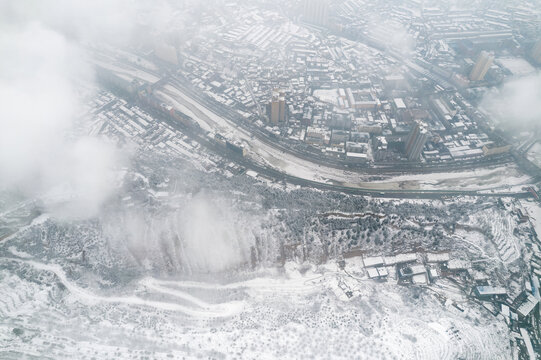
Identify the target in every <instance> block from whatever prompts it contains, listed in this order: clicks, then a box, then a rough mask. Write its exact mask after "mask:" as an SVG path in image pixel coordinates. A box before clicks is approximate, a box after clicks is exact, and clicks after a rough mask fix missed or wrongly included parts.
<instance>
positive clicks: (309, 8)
mask: <svg viewBox="0 0 541 360" xmlns="http://www.w3.org/2000/svg"><path fill="white" fill-rule="evenodd" d="M303 15H304V21H306V22H309V23H312V24H315V25H320V26H326V25H327V24H328V21H329V3H328V1H327V0H304V9H303Z"/></svg>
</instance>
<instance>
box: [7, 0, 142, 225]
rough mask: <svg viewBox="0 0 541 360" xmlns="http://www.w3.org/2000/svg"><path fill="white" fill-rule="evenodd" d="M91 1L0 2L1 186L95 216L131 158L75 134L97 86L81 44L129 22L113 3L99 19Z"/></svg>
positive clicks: (97, 5)
mask: <svg viewBox="0 0 541 360" xmlns="http://www.w3.org/2000/svg"><path fill="white" fill-rule="evenodd" d="M90 4H91V3H87V2H82V1H76V2H69V1H61V2H55V4H54V5H51V4H45V3H43V2H38V1H30V2H2V3H0V12H1V13H2V14H3V15H0V19H1V20H2V21H1V24H2V25H1V30H2V31H1V33H0V52H1V53H2V57H1V58H0V96H1V97H2V99H3V105H2V106H1V107H0V126H1V127H2V131H1V132H0V173H1V174H2V176H1V177H0V187H1V188H3V189H4V190H16V191H18V192H20V193H22V194H24V195H26V196H28V197H38V198H39V197H42V198H43V197H45V198H46V199H47V201H46V208H47V210H48V211H52V212H54V213H55V215H58V216H61V217H73V216H75V217H82V218H87V217H92V216H95V215H97V213H98V211H99V209H100V206H101V205H102V204H103V203H104V202H105V201H106V200H107V198H108V197H109V196H110V195H111V194H112V193H113V191H114V189H115V186H116V183H115V181H114V179H115V177H116V175H117V171H118V170H119V169H120V167H121V166H123V165H125V163H126V161H127V158H128V155H127V153H125V152H124V151H122V150H121V149H118V148H117V147H116V146H114V145H113V144H112V143H110V142H109V141H108V140H106V139H99V138H89V137H86V136H84V131H80V128H84V123H85V121H87V120H89V119H88V117H87V114H85V113H84V110H83V109H84V102H85V100H86V99H87V98H88V97H89V96H91V95H92V92H93V91H94V90H95V89H96V88H95V81H94V70H93V68H92V67H91V66H90V65H89V64H88V63H87V62H86V60H85V59H86V57H87V53H86V51H85V50H84V47H83V44H84V43H87V42H92V41H97V40H98V39H100V38H101V39H105V38H106V36H107V35H108V34H111V33H113V32H114V33H115V34H116V37H115V38H117V39H121V38H124V37H125V36H126V34H128V33H129V31H130V28H131V25H130V24H132V22H130V21H121V20H123V19H120V18H119V15H118V14H119V13H121V14H123V15H122V16H123V17H124V19H127V17H125V16H126V15H125V14H126V12H119V11H118V10H119V8H117V7H116V6H114V5H111V7H110V9H111V10H113V11H105V12H103V11H101V13H102V15H103V16H98V11H99V10H100V9H103V8H102V7H101V5H105V4H104V2H99V1H98V2H93V3H92V4H93V5H90ZM116 4H117V5H120V2H116ZM119 24H120V25H119ZM59 194H61V195H59ZM57 195H58V196H57Z"/></svg>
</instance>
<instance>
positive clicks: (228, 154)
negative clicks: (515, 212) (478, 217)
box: [151, 111, 532, 199]
mask: <svg viewBox="0 0 541 360" xmlns="http://www.w3.org/2000/svg"><path fill="white" fill-rule="evenodd" d="M151 112H152V113H154V114H156V113H155V112H154V111H151ZM160 119H161V120H162V121H165V122H167V123H168V124H169V125H171V126H172V127H173V128H175V129H177V130H179V131H181V132H182V133H184V134H185V135H187V136H189V137H190V138H192V139H193V140H195V141H196V142H197V143H199V144H200V145H201V146H203V147H205V148H207V149H209V150H210V151H212V152H214V153H217V154H219V155H221V156H223V157H225V158H227V159H228V160H230V161H233V162H235V163H236V164H238V165H240V166H242V167H244V168H245V169H246V170H252V171H255V172H257V173H258V174H259V175H261V176H263V177H265V178H267V179H269V180H272V181H276V182H282V183H289V184H293V185H299V186H302V187H309V188H314V189H319V190H326V191H339V192H343V193H347V194H353V195H363V196H372V197H381V198H401V199H403V198H407V199H445V198H450V197H457V196H475V197H513V198H529V197H532V195H531V194H530V193H528V192H527V191H524V192H505V193H504V192H490V191H487V190H484V191H476V190H379V189H367V188H361V187H351V186H344V185H340V184H332V183H323V182H319V181H313V180H308V179H304V178H300V177H297V176H293V175H290V174H286V173H284V172H281V171H279V170H277V169H275V168H272V167H268V166H263V165H261V164H259V163H256V162H255V161H253V160H251V159H249V158H247V157H244V156H241V155H239V154H237V153H235V152H233V151H231V150H228V149H226V148H225V147H224V146H222V145H220V144H219V143H217V142H214V141H211V140H209V139H208V137H207V136H206V135H205V134H203V133H202V131H201V130H200V129H196V128H189V127H186V126H185V125H184V124H182V123H180V122H178V121H175V120H173V119H171V118H166V117H164V116H161V117H160Z"/></svg>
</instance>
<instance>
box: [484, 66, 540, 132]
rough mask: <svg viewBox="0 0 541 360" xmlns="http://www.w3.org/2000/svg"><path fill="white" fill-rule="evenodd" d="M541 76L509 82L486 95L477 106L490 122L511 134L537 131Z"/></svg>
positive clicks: (537, 74)
mask: <svg viewBox="0 0 541 360" xmlns="http://www.w3.org/2000/svg"><path fill="white" fill-rule="evenodd" d="M540 99H541V73H539V72H537V73H536V74H533V75H530V76H527V77H524V78H519V79H512V80H510V81H509V82H506V83H505V84H504V85H503V86H501V87H500V88H496V89H492V90H491V91H490V92H488V93H487V94H486V95H485V96H484V98H483V100H482V102H481V107H482V108H483V109H485V111H487V113H488V114H489V115H490V116H491V118H492V119H493V120H494V122H495V123H496V124H497V125H498V126H500V127H502V128H504V129H506V130H514V131H523V130H538V129H539V128H540V126H541V125H540V124H541V107H540V106H539V101H540Z"/></svg>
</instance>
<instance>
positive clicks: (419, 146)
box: [405, 121, 429, 161]
mask: <svg viewBox="0 0 541 360" xmlns="http://www.w3.org/2000/svg"><path fill="white" fill-rule="evenodd" d="M428 137H429V135H428V131H427V130H426V128H425V127H424V126H423V124H422V123H421V122H419V121H416V122H415V124H414V126H413V128H412V129H411V131H410V133H409V135H408V138H407V139H406V147H405V150H406V156H407V157H408V160H410V161H419V158H420V156H421V152H422V151H423V148H424V146H425V144H426V142H427V141H428Z"/></svg>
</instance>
